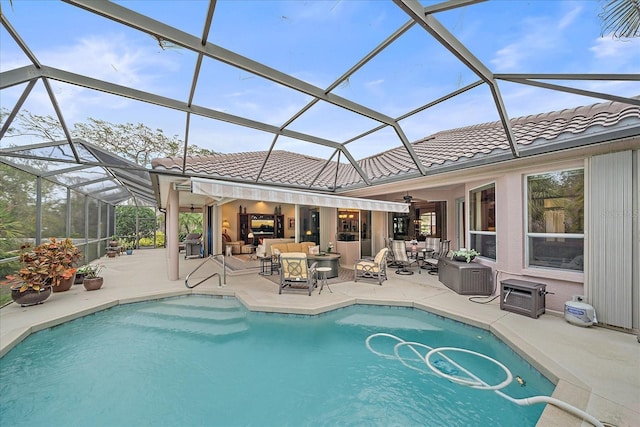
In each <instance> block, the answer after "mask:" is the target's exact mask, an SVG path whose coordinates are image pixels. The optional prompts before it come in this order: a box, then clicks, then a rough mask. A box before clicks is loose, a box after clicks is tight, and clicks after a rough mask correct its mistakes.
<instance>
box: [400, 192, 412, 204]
mask: <svg viewBox="0 0 640 427" xmlns="http://www.w3.org/2000/svg"><path fill="white" fill-rule="evenodd" d="M402 199H403V200H404V202H405V203H411V200H412V199H413V196H412V195H410V194H409V193H407V194H406V195H405V196H403V197H402Z"/></svg>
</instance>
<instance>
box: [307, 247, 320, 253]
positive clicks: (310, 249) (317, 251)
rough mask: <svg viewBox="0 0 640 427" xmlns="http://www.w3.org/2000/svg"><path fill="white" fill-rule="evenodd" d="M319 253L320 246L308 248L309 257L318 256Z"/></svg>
mask: <svg viewBox="0 0 640 427" xmlns="http://www.w3.org/2000/svg"><path fill="white" fill-rule="evenodd" d="M319 253H320V246H310V247H309V255H318V254H319Z"/></svg>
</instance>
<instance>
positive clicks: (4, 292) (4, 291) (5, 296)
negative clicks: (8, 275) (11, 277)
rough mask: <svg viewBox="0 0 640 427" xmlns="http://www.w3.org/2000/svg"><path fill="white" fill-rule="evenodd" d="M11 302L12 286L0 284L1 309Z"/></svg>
mask: <svg viewBox="0 0 640 427" xmlns="http://www.w3.org/2000/svg"><path fill="white" fill-rule="evenodd" d="M9 301H11V286H10V285H9V284H8V283H1V282H0V307H2V306H3V305H5V304H6V303H8V302H9Z"/></svg>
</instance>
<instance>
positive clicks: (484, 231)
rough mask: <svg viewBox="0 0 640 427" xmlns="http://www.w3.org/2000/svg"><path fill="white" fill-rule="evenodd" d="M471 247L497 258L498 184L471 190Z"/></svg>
mask: <svg viewBox="0 0 640 427" xmlns="http://www.w3.org/2000/svg"><path fill="white" fill-rule="evenodd" d="M469 249H475V250H476V251H478V252H480V255H481V256H483V257H485V258H490V259H494V260H495V259H496V185H495V184H489V185H485V186H483V187H480V188H476V189H473V190H471V191H470V192H469Z"/></svg>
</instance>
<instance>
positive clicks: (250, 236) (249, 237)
mask: <svg viewBox="0 0 640 427" xmlns="http://www.w3.org/2000/svg"><path fill="white" fill-rule="evenodd" d="M247 239H251V244H252V245H253V232H251V233H249V234H247Z"/></svg>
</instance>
